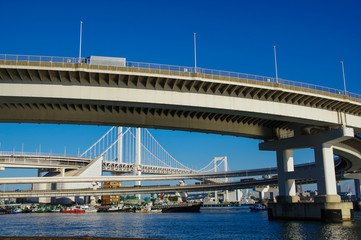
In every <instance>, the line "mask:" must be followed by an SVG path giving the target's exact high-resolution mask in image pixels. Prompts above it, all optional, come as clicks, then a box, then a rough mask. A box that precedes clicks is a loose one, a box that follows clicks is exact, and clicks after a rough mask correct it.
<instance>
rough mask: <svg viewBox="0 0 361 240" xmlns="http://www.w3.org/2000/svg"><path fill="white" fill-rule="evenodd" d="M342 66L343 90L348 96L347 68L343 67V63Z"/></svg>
mask: <svg viewBox="0 0 361 240" xmlns="http://www.w3.org/2000/svg"><path fill="white" fill-rule="evenodd" d="M341 66H342V76H343V88H344V90H345V95H346V78H345V67H344V65H343V61H341Z"/></svg>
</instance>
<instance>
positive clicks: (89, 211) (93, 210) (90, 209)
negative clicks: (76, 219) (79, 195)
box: [79, 205, 98, 213]
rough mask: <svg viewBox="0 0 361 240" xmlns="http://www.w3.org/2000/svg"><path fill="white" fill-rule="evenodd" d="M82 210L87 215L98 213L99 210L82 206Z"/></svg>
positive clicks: (91, 206)
mask: <svg viewBox="0 0 361 240" xmlns="http://www.w3.org/2000/svg"><path fill="white" fill-rule="evenodd" d="M79 209H80V210H84V211H85V213H96V212H97V211H98V210H97V209H96V208H95V206H93V205H90V206H88V205H84V206H80V208H79Z"/></svg>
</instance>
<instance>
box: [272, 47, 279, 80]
mask: <svg viewBox="0 0 361 240" xmlns="http://www.w3.org/2000/svg"><path fill="white" fill-rule="evenodd" d="M273 53H274V57H275V70H276V83H278V70H277V53H276V45H274V46H273Z"/></svg>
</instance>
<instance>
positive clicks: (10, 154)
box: [0, 151, 91, 161]
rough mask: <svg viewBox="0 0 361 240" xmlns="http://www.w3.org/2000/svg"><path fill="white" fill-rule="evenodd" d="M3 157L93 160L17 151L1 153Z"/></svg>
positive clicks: (75, 156) (68, 155)
mask: <svg viewBox="0 0 361 240" xmlns="http://www.w3.org/2000/svg"><path fill="white" fill-rule="evenodd" d="M2 156H15V157H26V156H31V157H42V158H45V157H48V158H58V159H61V158H64V159H69V158H71V159H74V160H86V161H88V160H91V158H86V157H80V156H78V155H73V154H59V153H42V152H17V151H0V157H2Z"/></svg>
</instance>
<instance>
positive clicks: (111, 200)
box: [102, 182, 121, 205]
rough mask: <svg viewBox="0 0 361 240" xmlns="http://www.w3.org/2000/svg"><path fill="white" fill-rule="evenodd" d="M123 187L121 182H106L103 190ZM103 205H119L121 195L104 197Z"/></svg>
mask: <svg viewBox="0 0 361 240" xmlns="http://www.w3.org/2000/svg"><path fill="white" fill-rule="evenodd" d="M120 186H121V183H120V182H104V184H103V188H118V187H120ZM102 202H103V204H109V205H110V204H118V203H120V195H115V196H114V195H107V196H103V197H102Z"/></svg>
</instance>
